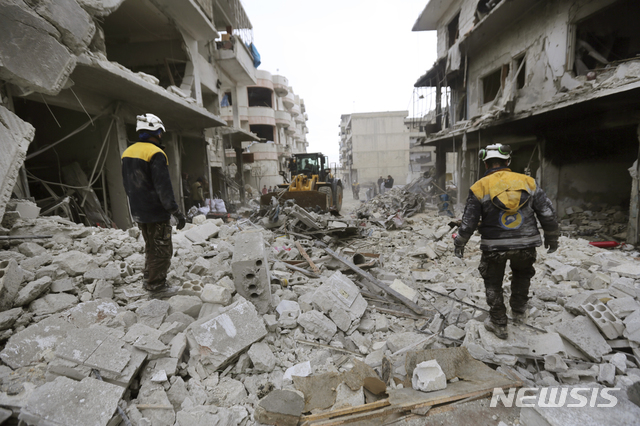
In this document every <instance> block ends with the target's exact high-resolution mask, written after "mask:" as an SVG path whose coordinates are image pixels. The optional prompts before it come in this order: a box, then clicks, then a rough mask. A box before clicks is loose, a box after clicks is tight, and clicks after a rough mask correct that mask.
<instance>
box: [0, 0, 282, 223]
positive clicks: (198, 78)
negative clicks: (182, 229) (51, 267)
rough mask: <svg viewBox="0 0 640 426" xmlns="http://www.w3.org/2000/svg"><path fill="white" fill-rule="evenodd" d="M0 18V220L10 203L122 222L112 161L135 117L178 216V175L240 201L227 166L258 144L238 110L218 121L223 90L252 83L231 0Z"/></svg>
mask: <svg viewBox="0 0 640 426" xmlns="http://www.w3.org/2000/svg"><path fill="white" fill-rule="evenodd" d="M0 22H1V26H2V28H3V30H2V32H1V34H0V92H1V103H0V114H1V118H0V123H1V126H0V132H2V134H1V135H0V139H1V140H2V142H3V143H2V146H1V147H0V149H1V150H2V155H1V156H0V157H2V160H1V161H2V171H3V175H2V179H1V182H0V183H1V184H2V194H1V195H0V215H2V214H3V213H4V209H5V204H6V202H7V200H8V199H9V198H11V197H12V195H15V196H16V197H17V198H31V199H34V200H35V201H36V202H37V204H38V206H39V207H40V208H41V209H42V213H43V214H59V215H61V216H63V217H68V218H70V219H73V220H75V221H76V222H82V223H85V224H87V225H94V226H95V225H97V226H107V227H108V226H114V225H115V226H117V227H120V228H127V227H129V226H131V218H130V214H129V209H128V203H127V198H126V194H125V193H124V189H123V187H122V181H121V180H122V179H121V172H120V156H121V154H122V152H123V151H124V150H125V149H126V147H127V145H128V143H130V142H131V141H136V140H137V136H136V132H135V119H136V115H139V114H142V113H145V112H151V113H154V114H156V115H158V116H159V117H160V118H161V119H162V120H163V121H164V124H165V127H166V129H167V133H166V135H165V137H164V138H163V143H164V145H165V147H166V149H165V152H166V153H167V156H168V160H169V165H170V173H171V179H172V182H173V188H174V193H175V195H176V199H177V201H178V202H179V204H180V205H181V207H182V208H184V207H186V206H185V205H184V204H182V202H183V201H186V200H185V195H186V194H184V193H183V186H182V184H181V177H182V175H183V173H188V174H189V176H190V179H189V180H190V181H195V179H196V178H197V177H200V176H202V177H204V178H205V179H206V181H207V182H208V183H209V187H208V188H205V192H209V193H210V194H212V196H216V195H217V196H218V197H222V198H225V199H227V200H230V201H231V200H232V199H233V200H242V199H243V198H244V174H243V173H238V174H235V175H230V174H229V173H228V171H227V170H228V169H229V168H228V167H227V166H228V164H229V163H231V162H235V160H234V159H233V154H234V151H237V152H240V153H241V152H242V151H243V149H244V148H246V146H247V145H248V143H250V142H251V141H262V142H264V141H266V139H264V138H261V136H260V135H259V134H256V133H252V132H251V130H252V129H251V128H250V127H249V126H244V125H243V123H242V121H241V117H240V116H239V115H238V111H232V112H231V114H230V116H229V117H227V116H224V117H223V116H222V115H223V113H224V114H226V110H225V108H221V102H222V101H223V97H224V94H225V91H230V90H231V89H230V88H233V90H237V88H238V87H243V88H246V87H247V86H253V85H259V84H260V79H259V78H258V77H259V74H258V77H257V74H256V73H257V71H256V67H257V66H258V65H259V63H260V62H259V54H258V53H257V50H256V49H255V47H254V46H253V40H252V38H253V35H252V26H251V22H250V21H249V18H248V17H247V15H246V13H245V11H244V9H243V7H242V4H241V3H240V2H239V1H238V0H231V1H214V0H180V1H168V0H157V1H156V0H124V1H122V0H113V1H78V2H76V1H75V0H69V1H63V2H57V1H40V2H23V1H21V0H12V1H9V2H3V4H2V5H0ZM285 80H286V79H285ZM245 90H246V89H245ZM221 109H222V111H221ZM227 115H228V114H227ZM254 130H255V131H258V130H256V129H254ZM258 133H260V132H258ZM243 144H244V145H243ZM245 155H246V154H245ZM242 157H243V156H242V155H240V156H239V158H238V163H239V164H238V165H237V166H236V170H244V166H243V164H242ZM257 160H258V161H261V159H257Z"/></svg>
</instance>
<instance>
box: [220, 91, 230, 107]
mask: <svg viewBox="0 0 640 426" xmlns="http://www.w3.org/2000/svg"><path fill="white" fill-rule="evenodd" d="M220 106H221V107H229V106H233V97H232V96H231V92H224V96H223V97H222V101H221V102H220Z"/></svg>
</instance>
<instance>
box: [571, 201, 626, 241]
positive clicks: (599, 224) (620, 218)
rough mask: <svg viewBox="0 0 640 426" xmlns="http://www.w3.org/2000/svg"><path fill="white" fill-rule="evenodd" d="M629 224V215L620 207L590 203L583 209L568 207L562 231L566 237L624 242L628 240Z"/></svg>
mask: <svg viewBox="0 0 640 426" xmlns="http://www.w3.org/2000/svg"><path fill="white" fill-rule="evenodd" d="M628 223H629V215H628V214H626V213H625V212H624V211H623V210H622V208H620V207H619V206H615V207H610V206H607V205H594V204H592V203H588V204H587V205H585V206H583V207H580V206H571V207H567V208H566V209H565V215H564V217H563V218H562V220H561V221H560V230H561V231H562V232H563V234H564V235H570V236H580V237H599V238H604V239H608V240H613V239H616V240H620V241H623V240H625V239H626V238H627V224H628Z"/></svg>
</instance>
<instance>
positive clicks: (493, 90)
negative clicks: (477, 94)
mask: <svg viewBox="0 0 640 426" xmlns="http://www.w3.org/2000/svg"><path fill="white" fill-rule="evenodd" d="M500 87H502V68H498V69H497V70H495V71H494V72H492V73H491V74H489V75H487V76H486V77H484V78H483V79H482V103H483V104H486V103H487V102H491V101H492V100H494V99H495V98H496V96H498V92H499V91H500Z"/></svg>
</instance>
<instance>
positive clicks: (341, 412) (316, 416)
mask: <svg viewBox="0 0 640 426" xmlns="http://www.w3.org/2000/svg"><path fill="white" fill-rule="evenodd" d="M388 405H389V399H381V400H380V401H376V402H372V403H370V404H364V405H358V406H357V407H348V408H341V409H339V410H333V411H325V412H323V413H318V414H310V415H308V416H302V418H301V419H300V420H301V421H303V422H315V421H318V420H324V419H330V418H332V417H338V416H345V415H350V414H355V413H360V412H362V411H370V410H375V409H378V408H383V407H386V406H388Z"/></svg>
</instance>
